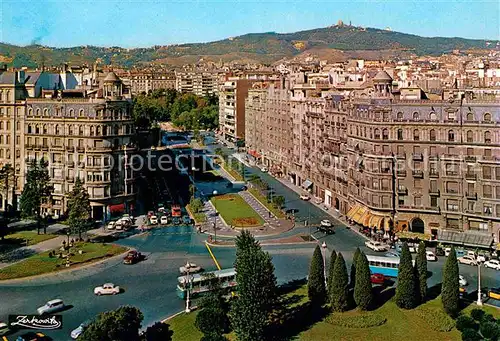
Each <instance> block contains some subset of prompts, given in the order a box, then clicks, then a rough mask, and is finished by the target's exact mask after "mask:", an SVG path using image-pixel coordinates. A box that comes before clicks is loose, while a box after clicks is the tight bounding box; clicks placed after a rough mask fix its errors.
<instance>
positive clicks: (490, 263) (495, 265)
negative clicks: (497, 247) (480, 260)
mask: <svg viewBox="0 0 500 341" xmlns="http://www.w3.org/2000/svg"><path fill="white" fill-rule="evenodd" d="M484 267H485V268H491V269H495V270H500V261H499V260H498V259H490V260H487V261H486V262H484Z"/></svg>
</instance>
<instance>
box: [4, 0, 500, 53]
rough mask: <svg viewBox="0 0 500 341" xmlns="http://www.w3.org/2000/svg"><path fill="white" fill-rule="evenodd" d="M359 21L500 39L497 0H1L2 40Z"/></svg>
mask: <svg viewBox="0 0 500 341" xmlns="http://www.w3.org/2000/svg"><path fill="white" fill-rule="evenodd" d="M339 19H341V20H343V21H344V23H349V22H350V21H351V22H352V24H353V25H356V26H364V27H375V28H382V29H383V28H386V27H390V28H391V29H392V30H393V31H399V32H404V33H412V34H417V35H422V36H428V37H432V36H444V37H464V38H476V39H489V40H499V39H500V1H498V0H467V1H463V0H448V1H441V0H420V1H414V0H398V1H395V0H378V1H374V0H350V1H345V0H343V1H336V0H330V1H317V0H304V1H297V0H279V1H272V0H271V1H263V0H252V1H235V0H233V1H229V0H212V1H207V0H0V41H1V42H5V43H11V44H16V45H27V44H32V43H37V44H42V45H47V46H55V47H70V46H78V45H97V46H121V47H127V48H132V47H148V46H152V45H168V44H181V43H194V42H208V41H214V40H221V39H225V38H228V37H233V36H238V35H242V34H245V33H257V32H270V31H275V32H281V33H288V32H295V31H300V30H305V29H312V28H318V27H326V26H329V25H333V24H336V23H337V21H338V20H339Z"/></svg>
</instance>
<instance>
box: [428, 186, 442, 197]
mask: <svg viewBox="0 0 500 341" xmlns="http://www.w3.org/2000/svg"><path fill="white" fill-rule="evenodd" d="M429 195H431V196H433V197H439V196H440V195H441V191H440V190H439V189H438V188H431V189H429Z"/></svg>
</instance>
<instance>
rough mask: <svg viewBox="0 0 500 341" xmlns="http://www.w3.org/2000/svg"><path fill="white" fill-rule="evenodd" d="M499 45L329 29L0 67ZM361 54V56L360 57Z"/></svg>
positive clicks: (18, 59) (8, 53)
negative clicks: (97, 60) (98, 60)
mask: <svg viewBox="0 0 500 341" xmlns="http://www.w3.org/2000/svg"><path fill="white" fill-rule="evenodd" d="M495 48H498V41H497V40H477V39H465V38H443V37H421V36H417V35H413V34H406V33H400V32H394V31H389V30H381V29H376V28H363V27H355V26H349V25H342V26H338V25H337V26H329V27H325V28H317V29H312V30H305V31H299V32H294V33H276V32H266V33H249V34H245V35H242V36H237V37H231V38H227V39H224V40H219V41H213V42H209V43H190V44H179V45H165V46H154V47H149V48H134V49H126V48H121V47H97V46H77V47H70V48H53V47H47V46H42V45H29V46H24V47H21V46H15V45H11V44H6V43H0V62H4V63H8V64H9V65H12V66H15V67H20V66H28V67H36V66H41V65H42V64H44V65H60V64H62V63H64V62H68V63H71V64H83V63H87V64H90V63H93V62H94V61H95V60H96V59H100V60H101V61H102V63H103V64H113V65H120V66H124V67H130V66H132V65H135V64H149V63H164V64H171V65H179V64H183V63H193V62H196V61H198V60H199V59H200V58H204V59H205V60H212V61H218V60H223V61H241V62H260V63H272V62H275V61H278V60H280V59H282V58H292V57H295V56H297V55H299V54H301V53H304V52H312V53H313V52H314V51H316V50H322V51H327V50H332V51H338V52H340V53H342V54H345V55H346V56H352V55H356V52H359V51H371V52H375V51H380V52H385V54H387V55H394V56H396V55H400V54H404V53H406V54H408V53H414V54H417V55H427V54H429V55H439V54H442V53H446V52H450V51H452V50H455V49H460V50H470V49H472V50H478V49H480V50H491V49H495ZM358 54H359V53H358Z"/></svg>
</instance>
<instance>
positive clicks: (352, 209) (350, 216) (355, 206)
mask: <svg viewBox="0 0 500 341" xmlns="http://www.w3.org/2000/svg"><path fill="white" fill-rule="evenodd" d="M358 210H359V205H358V204H356V205H354V206H353V207H351V209H350V210H349V212H347V214H346V217H347V218H348V219H352V218H353V216H354V215H355V214H356V212H358Z"/></svg>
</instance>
